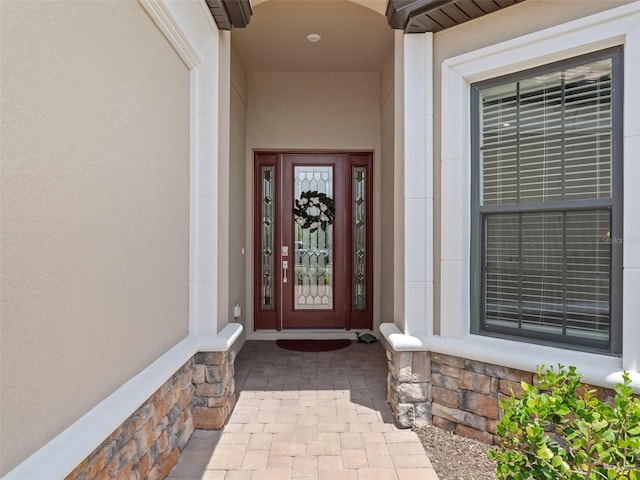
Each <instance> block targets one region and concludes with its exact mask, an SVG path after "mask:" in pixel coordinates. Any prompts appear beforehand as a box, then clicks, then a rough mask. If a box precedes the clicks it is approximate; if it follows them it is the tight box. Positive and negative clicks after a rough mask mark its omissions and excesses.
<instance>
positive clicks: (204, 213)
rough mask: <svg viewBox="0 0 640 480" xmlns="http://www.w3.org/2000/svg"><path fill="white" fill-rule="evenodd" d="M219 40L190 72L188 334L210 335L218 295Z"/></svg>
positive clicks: (215, 41)
mask: <svg viewBox="0 0 640 480" xmlns="http://www.w3.org/2000/svg"><path fill="white" fill-rule="evenodd" d="M219 48H220V41H219V36H218V35H216V36H215V37H214V38H212V40H211V41H210V42H209V43H208V44H207V46H206V48H205V49H204V51H203V54H202V63H201V65H200V66H199V67H198V68H197V69H196V70H195V71H192V94H191V102H192V105H191V112H192V114H191V116H192V118H191V121H192V126H191V133H192V137H191V212H190V215H191V220H190V226H191V231H190V238H191V240H190V242H191V255H190V270H191V271H190V285H189V287H190V302H189V303H190V305H189V310H190V314H189V317H190V318H189V327H190V329H189V330H190V334H191V335H196V336H203V335H215V334H216V333H217V332H218V328H217V322H216V319H217V311H216V309H217V303H218V298H217V293H218V203H219V199H218V183H217V182H218V123H219V121H218V111H219V107H218V105H219V94H218V92H219V77H218V68H219V57H220V54H219Z"/></svg>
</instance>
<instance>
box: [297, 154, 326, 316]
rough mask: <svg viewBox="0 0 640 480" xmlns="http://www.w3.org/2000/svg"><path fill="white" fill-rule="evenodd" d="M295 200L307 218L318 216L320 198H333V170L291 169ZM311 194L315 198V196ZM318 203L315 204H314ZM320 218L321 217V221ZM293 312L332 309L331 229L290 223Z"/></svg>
mask: <svg viewBox="0 0 640 480" xmlns="http://www.w3.org/2000/svg"><path fill="white" fill-rule="evenodd" d="M293 180H294V195H295V199H294V200H293V202H295V201H296V200H297V201H298V202H299V203H298V205H300V202H303V205H304V207H303V208H304V209H305V212H306V214H307V215H308V216H309V217H319V216H320V215H321V212H322V210H321V208H323V205H322V203H321V201H322V198H326V197H328V198H329V199H332V197H333V168H332V167H324V166H296V167H294V179H293ZM315 194H318V195H317V196H315ZM316 202H318V203H316ZM323 218H324V217H323ZM293 229H294V235H293V238H294V259H295V277H294V278H295V280H294V281H295V288H294V302H293V303H294V309H295V310H332V309H333V278H332V276H333V225H331V224H330V223H329V224H326V225H325V226H324V228H323V227H322V226H321V225H320V224H318V225H316V224H315V223H314V224H312V225H306V224H305V222H304V220H303V219H300V218H299V219H298V220H294V225H293Z"/></svg>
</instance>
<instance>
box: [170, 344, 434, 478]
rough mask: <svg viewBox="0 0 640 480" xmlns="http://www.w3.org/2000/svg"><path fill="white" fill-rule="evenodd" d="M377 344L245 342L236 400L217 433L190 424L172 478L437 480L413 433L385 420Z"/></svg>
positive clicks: (381, 365) (386, 410) (387, 414)
mask: <svg viewBox="0 0 640 480" xmlns="http://www.w3.org/2000/svg"><path fill="white" fill-rule="evenodd" d="M386 377H387V363H386V356H385V352H384V349H383V348H382V347H381V346H380V345H379V344H372V345H364V344H360V343H356V342H354V343H352V345H351V346H349V347H348V348H346V349H343V350H337V351H333V352H320V353H300V352H292V351H288V350H283V349H281V348H279V347H278V346H276V344H275V342H267V341H249V342H246V343H245V345H244V347H243V348H242V350H241V351H240V353H239V354H238V357H237V359H236V363H235V381H236V390H237V392H238V403H237V405H236V407H235V409H234V411H233V413H232V415H231V417H230V418H229V421H228V422H227V425H226V426H225V427H224V429H223V430H220V431H205V430H196V432H195V433H194V434H193V436H192V438H191V440H189V443H188V444H187V446H186V447H185V449H184V451H183V452H182V455H181V456H180V459H179V461H178V464H177V465H176V467H175V468H174V469H173V470H172V472H171V473H170V475H169V477H168V478H169V479H172V480H213V479H224V480H267V479H278V480H280V479H296V478H300V479H318V480H325V479H326V480H341V479H348V480H369V479H371V480H386V479H393V480H414V479H416V480H417V479H420V480H437V478H438V477H437V475H436V473H435V471H434V470H433V467H432V465H431V462H430V461H429V459H428V457H427V455H426V454H425V452H424V449H423V448H422V444H421V443H420V440H419V439H418V436H417V435H416V434H415V433H413V432H411V431H409V430H401V429H398V428H396V427H395V426H394V424H393V418H392V414H391V410H390V408H389V405H388V404H387V401H386V393H385V390H386Z"/></svg>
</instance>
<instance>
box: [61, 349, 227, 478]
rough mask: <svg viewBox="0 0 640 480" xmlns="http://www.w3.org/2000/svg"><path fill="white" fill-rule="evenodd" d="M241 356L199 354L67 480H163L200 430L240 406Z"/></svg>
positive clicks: (220, 424)
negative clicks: (237, 364)
mask: <svg viewBox="0 0 640 480" xmlns="http://www.w3.org/2000/svg"><path fill="white" fill-rule="evenodd" d="M235 357H236V351H235V350H234V349H233V348H232V349H229V350H227V351H225V352H201V353H197V354H195V355H194V356H193V357H192V358H191V359H190V360H189V361H188V362H186V363H185V364H184V365H183V366H182V367H181V368H180V369H179V370H178V371H177V372H176V373H175V374H174V375H173V376H172V377H171V378H170V379H169V380H167V381H166V382H165V383H164V384H163V385H162V386H161V387H160V388H159V389H158V390H157V391H156V392H155V393H154V394H153V395H152V396H151V397H150V398H149V399H148V400H147V401H146V402H144V403H143V404H142V406H140V407H139V408H138V409H137V410H136V411H135V412H134V413H133V414H132V415H131V416H130V417H129V418H128V419H127V420H126V421H125V422H124V423H123V424H122V425H120V426H119V427H118V428H117V429H116V430H115V431H114V432H113V433H112V434H111V435H109V437H108V438H107V439H106V440H105V441H104V442H102V444H101V445H100V446H99V447H97V448H96V449H95V450H94V451H93V452H92V453H91V454H90V455H89V456H88V457H87V458H86V459H85V460H84V461H82V462H81V463H80V465H78V466H77V467H76V468H75V469H74V470H73V472H71V473H70V474H69V475H68V476H67V477H65V480H102V479H113V478H117V479H126V480H133V479H135V480H142V479H145V480H160V479H164V478H165V477H166V476H167V475H168V474H169V472H170V471H171V469H172V468H173V467H174V466H175V464H176V462H177V461H178V458H179V457H180V452H181V451H182V449H183V448H184V446H185V445H186V443H187V441H188V440H189V438H190V437H191V435H192V434H193V431H194V429H205V430H206V429H220V428H222V427H223V426H224V424H225V422H226V420H227V418H228V417H229V415H230V414H231V411H232V410H233V407H234V406H235V403H236V392H235V384H234V381H233V373H234V367H233V364H234V361H235Z"/></svg>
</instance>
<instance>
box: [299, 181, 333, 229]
mask: <svg viewBox="0 0 640 480" xmlns="http://www.w3.org/2000/svg"><path fill="white" fill-rule="evenodd" d="M314 213H317V215H313V214H314ZM293 214H294V215H295V221H296V223H297V224H298V225H300V226H301V227H302V228H309V229H310V230H309V233H313V232H315V231H316V230H318V228H321V229H322V231H326V230H327V226H329V225H331V224H332V223H333V218H334V217H335V215H336V206H335V204H334V203H333V199H332V198H331V197H327V195H326V194H324V193H319V192H317V191H311V190H309V191H307V192H302V193H301V194H300V199H299V200H298V199H296V206H295V207H294V208H293Z"/></svg>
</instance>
